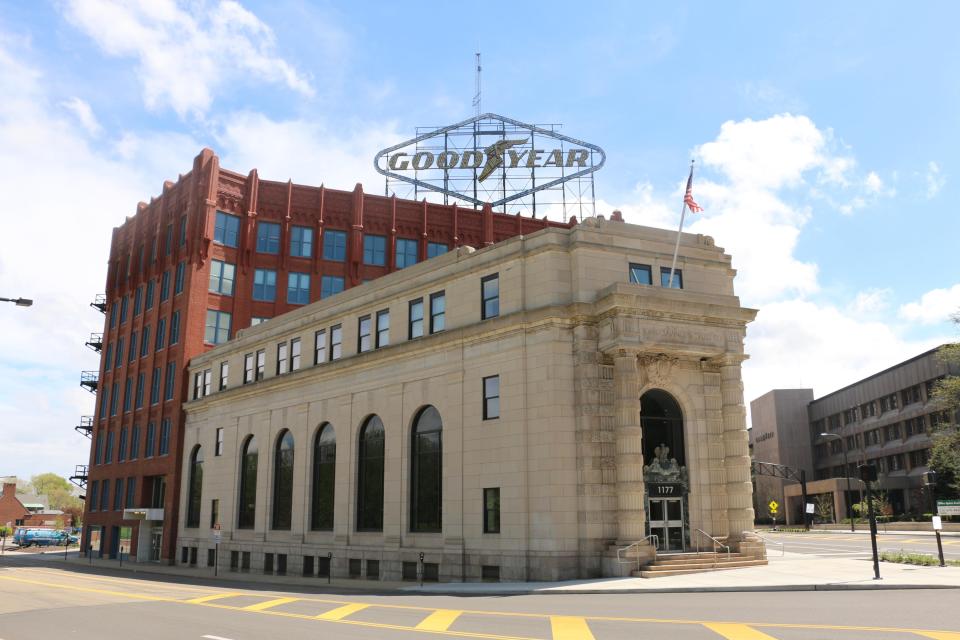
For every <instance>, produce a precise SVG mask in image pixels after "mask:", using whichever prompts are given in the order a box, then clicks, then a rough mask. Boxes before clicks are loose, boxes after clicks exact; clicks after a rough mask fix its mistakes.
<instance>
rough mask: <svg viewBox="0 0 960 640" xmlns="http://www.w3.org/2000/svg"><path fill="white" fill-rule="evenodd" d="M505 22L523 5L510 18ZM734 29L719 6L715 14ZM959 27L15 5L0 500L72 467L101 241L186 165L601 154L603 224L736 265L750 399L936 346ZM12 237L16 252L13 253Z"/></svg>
mask: <svg viewBox="0 0 960 640" xmlns="http://www.w3.org/2000/svg"><path fill="white" fill-rule="evenodd" d="M518 5H519V6H518ZM731 5H732V6H731ZM958 18H960V9H958V8H957V6H956V5H955V4H954V3H949V2H929V3H922V4H913V5H905V4H903V3H894V2H871V3H866V2H852V3H806V4H803V5H795V6H782V3H761V2H740V3H713V2H688V3H681V2H677V3H669V4H662V3H661V4H654V3H636V2H622V3H614V2H597V3H592V4H590V5H584V4H583V3H582V2H578V3H563V2H551V3H506V2H504V3H498V2H490V3H485V4H484V5H483V8H482V9H478V8H477V5H475V4H474V5H466V4H461V3H428V2H413V3H395V2H394V3H387V2H384V3H372V2H371V3H307V2H290V1H278V2H264V3H257V2H244V3H240V4H237V3H234V2H216V1H210V2H200V3H191V4H189V5H187V4H176V3H173V2H167V1H160V0H152V1H150V2H146V1H145V2H143V3H134V2H132V3H120V2H113V1H109V0H63V1H62V2H52V3H45V2H34V3H13V4H12V5H11V6H8V7H5V11H4V13H3V15H2V16H0V90H2V92H3V95H4V96H5V97H4V100H3V101H2V104H0V188H2V192H3V193H4V194H5V195H6V199H7V202H6V205H7V206H6V208H5V213H4V219H5V225H6V227H7V233H5V234H3V236H2V237H0V295H3V296H19V295H22V296H27V297H34V298H36V299H37V304H36V305H35V306H34V307H32V308H30V309H18V308H13V307H12V306H9V305H8V306H9V308H0V376H2V377H3V378H4V379H5V380H6V381H7V383H6V384H5V385H4V386H3V388H0V420H2V424H4V425H5V426H4V446H2V447H0V475H3V474H7V473H10V474H19V475H21V476H29V475H31V474H35V473H40V472H43V471H48V470H52V471H56V472H58V473H61V474H66V473H68V472H69V471H70V470H71V469H72V466H73V464H75V463H83V462H85V461H86V453H85V451H84V449H85V447H86V440H84V439H83V438H82V437H81V436H77V435H75V434H74V433H73V431H72V429H71V427H72V426H73V424H75V422H76V419H77V417H78V416H80V415H83V414H90V413H92V412H93V399H92V396H90V395H89V394H87V393H86V392H85V391H83V390H81V389H79V388H78V386H77V382H78V378H79V371H80V370H81V369H94V368H96V365H97V359H96V356H95V354H93V353H92V352H89V351H87V350H86V349H84V347H83V346H82V343H83V341H84V339H85V338H86V335H87V334H88V333H89V332H90V331H97V330H99V329H100V328H101V322H102V318H101V316H99V315H98V314H97V313H96V312H94V311H92V310H90V309H89V308H88V307H87V306H86V305H87V303H88V302H89V300H90V299H92V297H93V295H94V294H95V293H96V292H98V291H100V290H101V289H102V287H103V281H104V268H105V261H106V254H107V250H108V246H109V238H110V229H111V228H112V227H114V226H116V225H118V224H120V223H121V222H122V221H123V219H124V217H125V216H128V215H132V214H133V212H134V211H135V208H136V203H137V201H139V200H147V199H149V198H150V197H151V196H154V195H156V194H158V193H159V192H160V189H161V185H162V182H163V180H165V179H176V176H177V174H178V173H182V172H186V171H187V170H189V168H190V166H191V162H192V159H193V157H194V156H195V155H196V154H197V153H198V152H199V150H200V149H201V148H202V147H204V146H210V147H212V148H213V149H214V150H215V151H216V152H217V153H218V154H219V155H220V156H221V159H222V163H223V165H224V166H225V167H228V168H231V169H235V170H238V171H242V172H247V171H249V170H250V169H252V168H253V167H257V168H258V169H259V171H260V174H261V175H262V176H264V177H266V178H271V179H281V180H285V179H287V178H292V179H294V180H296V181H298V182H304V183H309V184H319V183H320V182H324V183H326V184H327V185H329V186H334V187H341V188H348V189H349V188H352V186H353V184H354V183H356V182H363V183H364V184H365V185H366V186H367V189H368V190H371V191H378V190H379V189H380V188H381V185H382V182H381V181H380V179H379V177H377V176H376V174H375V173H374V172H373V170H372V165H371V162H372V158H373V154H374V153H375V152H376V151H377V150H379V149H380V148H383V147H386V146H389V145H390V144H393V143H396V142H399V141H401V140H404V139H406V138H409V137H412V135H413V132H414V128H415V127H417V126H425V125H444V124H449V123H452V122H456V121H458V120H461V119H463V118H466V117H469V116H470V115H472V107H471V100H472V97H473V82H474V78H473V53H474V51H475V50H476V49H477V47H479V48H480V50H481V51H482V53H483V68H484V71H483V109H484V111H493V112H496V113H501V114H503V115H507V116H510V117H513V118H516V119H519V120H522V121H527V122H559V123H563V124H564V129H563V132H564V133H566V134H568V135H572V136H574V137H577V138H581V139H584V140H587V141H590V142H593V143H596V144H599V145H601V146H602V147H604V149H605V150H606V152H607V164H606V166H605V167H604V168H603V169H602V170H601V171H600V172H599V173H598V174H597V176H596V179H597V183H596V185H597V199H598V212H600V213H608V212H609V211H611V210H613V209H615V208H618V209H621V210H623V212H624V214H625V216H626V217H627V219H628V220H630V221H633V222H637V223H642V224H650V225H654V226H665V227H675V225H676V222H677V215H678V209H679V204H680V194H681V190H682V185H683V181H684V179H685V177H686V170H687V166H688V163H689V160H690V159H691V158H696V159H697V160H698V167H699V168H698V173H697V177H696V182H695V195H696V197H697V199H698V201H700V203H701V204H702V205H703V206H704V207H705V208H706V211H705V212H704V213H703V214H701V215H698V216H696V217H695V218H693V219H692V223H691V225H690V227H689V230H691V231H693V232H700V233H709V234H710V235H712V236H714V238H715V239H716V241H717V244H719V245H720V246H723V247H725V248H726V249H727V250H728V251H729V252H730V253H731V254H732V255H733V260H734V265H735V266H736V267H737V268H738V270H739V275H738V279H737V284H736V286H737V291H738V293H739V294H740V295H741V298H742V300H743V302H744V304H746V305H748V306H752V307H755V308H758V309H759V310H760V314H759V316H758V319H757V321H756V322H755V323H754V324H753V325H751V327H750V330H749V335H748V340H747V351H748V352H749V353H750V354H751V360H750V361H748V363H747V364H746V365H745V367H744V380H745V395H746V400H747V402H749V401H750V400H751V399H752V398H754V397H756V396H758V395H760V394H762V393H764V392H766V391H767V390H768V389H769V388H771V387H774V386H777V387H790V386H801V385H803V386H812V387H814V389H815V391H816V393H817V394H818V395H819V394H823V393H827V392H829V391H831V390H832V389H834V388H837V387H839V386H842V385H844V384H847V383H849V382H852V381H853V380H855V379H857V378H858V377H860V376H862V375H866V374H869V373H871V372H873V371H876V370H878V369H880V368H884V367H886V366H889V365H891V364H894V363H896V362H898V361H900V360H902V359H906V358H907V357H910V356H912V355H914V354H916V353H919V352H920V351H922V350H925V349H927V348H930V347H931V346H934V345H936V344H938V343H939V342H942V341H944V340H948V339H955V338H956V335H957V332H956V330H955V328H954V327H953V326H951V325H950V323H949V322H947V316H948V314H949V313H950V312H951V311H952V310H956V309H957V308H958V307H960V268H958V267H957V266H956V264H955V263H956V260H955V257H954V256H955V255H956V250H955V245H956V238H957V237H958V236H960V223H958V221H957V216H956V215H954V214H953V208H954V207H953V206H952V204H953V203H954V202H955V201H956V200H957V199H958V196H960V194H958V187H957V185H958V181H957V179H956V176H957V174H958V167H957V162H956V157H957V156H956V152H955V150H956V148H957V142H958V133H960V109H958V106H960V100H958V91H960V83H958V82H957V74H956V69H957V68H960V64H958V62H960V60H958V57H960V44H958V43H957V39H956V38H955V36H954V33H953V24H954V23H956V22H957V19H958ZM24 238H31V239H33V238H36V239H37V240H35V241H33V242H30V243H25V242H23V239H24Z"/></svg>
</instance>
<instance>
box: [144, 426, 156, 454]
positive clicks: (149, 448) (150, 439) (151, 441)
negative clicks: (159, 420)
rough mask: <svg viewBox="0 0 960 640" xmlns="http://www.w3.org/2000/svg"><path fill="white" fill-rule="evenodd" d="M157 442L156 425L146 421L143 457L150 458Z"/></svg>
mask: <svg viewBox="0 0 960 640" xmlns="http://www.w3.org/2000/svg"><path fill="white" fill-rule="evenodd" d="M156 442H157V427H156V425H154V424H153V423H152V422H149V423H147V444H146V449H145V450H144V452H143V457H144V458H152V457H153V453H154V449H155V447H156Z"/></svg>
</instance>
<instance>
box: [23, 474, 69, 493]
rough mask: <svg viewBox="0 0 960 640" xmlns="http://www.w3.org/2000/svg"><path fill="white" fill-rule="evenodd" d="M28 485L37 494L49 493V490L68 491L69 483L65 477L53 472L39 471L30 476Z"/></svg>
mask: <svg viewBox="0 0 960 640" xmlns="http://www.w3.org/2000/svg"><path fill="white" fill-rule="evenodd" d="M30 486H32V487H33V490H34V492H36V494H37V495H38V496H45V495H49V494H50V492H51V491H53V490H56V489H60V490H61V491H67V492H69V491H70V483H69V482H67V479H66V478H63V477H61V476H58V475H57V474H55V473H41V474H40V475H36V476H33V477H32V478H30Z"/></svg>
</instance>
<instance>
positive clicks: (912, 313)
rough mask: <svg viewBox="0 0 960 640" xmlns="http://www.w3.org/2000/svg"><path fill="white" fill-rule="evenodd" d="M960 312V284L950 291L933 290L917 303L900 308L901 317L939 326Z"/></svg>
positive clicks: (921, 297) (910, 303)
mask: <svg viewBox="0 0 960 640" xmlns="http://www.w3.org/2000/svg"><path fill="white" fill-rule="evenodd" d="M958 311H960V284H955V285H953V286H952V287H950V288H949V289H933V290H931V291H927V292H926V293H925V294H923V295H922V296H920V299H919V300H917V301H915V302H908V303H907V304H905V305H903V306H901V307H900V317H901V318H903V319H904V320H908V321H910V322H916V323H919V324H938V323H940V322H946V321H947V320H948V319H949V318H950V316H951V315H953V314H955V313H957V312H958Z"/></svg>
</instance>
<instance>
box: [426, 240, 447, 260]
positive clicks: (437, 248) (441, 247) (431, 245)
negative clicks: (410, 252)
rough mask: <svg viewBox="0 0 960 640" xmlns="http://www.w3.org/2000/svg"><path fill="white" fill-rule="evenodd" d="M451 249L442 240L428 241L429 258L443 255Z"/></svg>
mask: <svg viewBox="0 0 960 640" xmlns="http://www.w3.org/2000/svg"><path fill="white" fill-rule="evenodd" d="M447 251H449V249H448V248H447V245H445V244H443V243H442V242H428V243H427V258H436V257H437V256H442V255H443V254H445V253H446V252H447Z"/></svg>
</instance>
